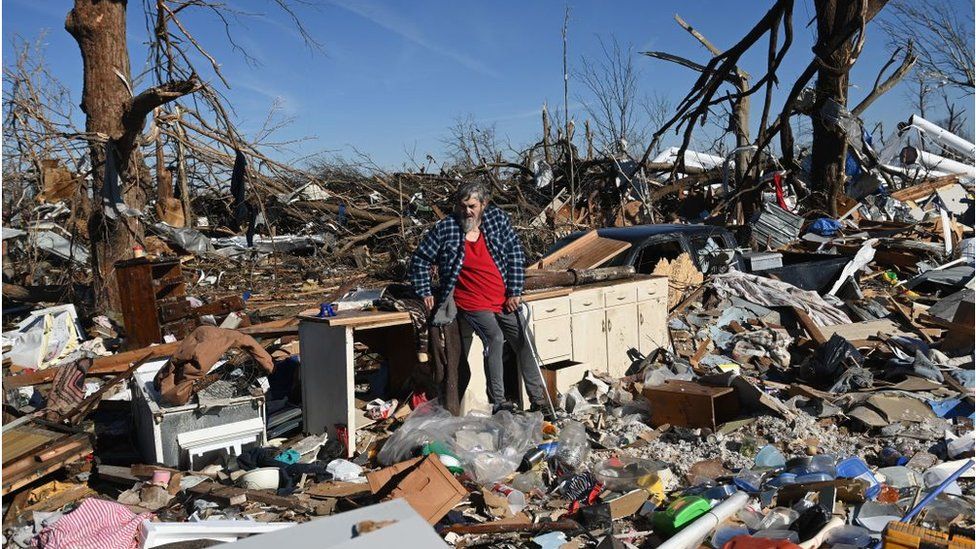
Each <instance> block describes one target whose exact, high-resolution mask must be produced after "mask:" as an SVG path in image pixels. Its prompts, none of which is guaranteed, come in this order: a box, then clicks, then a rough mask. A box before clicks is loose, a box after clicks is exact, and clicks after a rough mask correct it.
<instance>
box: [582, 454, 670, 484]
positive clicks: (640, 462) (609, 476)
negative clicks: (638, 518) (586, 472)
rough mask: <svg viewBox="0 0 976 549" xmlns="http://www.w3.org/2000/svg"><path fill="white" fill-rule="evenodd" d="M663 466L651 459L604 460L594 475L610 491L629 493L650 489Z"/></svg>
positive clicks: (619, 458) (620, 458)
mask: <svg viewBox="0 0 976 549" xmlns="http://www.w3.org/2000/svg"><path fill="white" fill-rule="evenodd" d="M662 465H663V464H661V463H660V462H656V461H651V460H649V459H640V458H632V457H626V456H625V457H612V458H610V459H605V460H603V461H602V462H601V463H600V465H599V466H598V467H597V468H596V471H595V472H594V474H595V475H596V478H597V480H599V481H600V482H602V483H603V485H604V486H605V487H606V488H607V489H608V490H616V491H627V490H633V489H634V488H648V487H650V486H651V485H652V484H654V482H655V481H657V471H660V470H661V469H662V468H663V467H662Z"/></svg>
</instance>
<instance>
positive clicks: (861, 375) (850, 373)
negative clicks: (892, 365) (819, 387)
mask: <svg viewBox="0 0 976 549" xmlns="http://www.w3.org/2000/svg"><path fill="white" fill-rule="evenodd" d="M873 385H874V374H872V373H871V371H870V370H868V369H865V368H848V369H847V370H845V371H844V373H842V374H841V375H840V377H839V378H837V381H835V382H834V384H833V385H831V386H830V389H827V392H830V393H849V392H851V391H855V390H857V389H867V388H869V387H871V386H873Z"/></svg>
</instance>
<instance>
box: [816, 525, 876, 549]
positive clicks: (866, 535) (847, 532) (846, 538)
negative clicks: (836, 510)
mask: <svg viewBox="0 0 976 549" xmlns="http://www.w3.org/2000/svg"><path fill="white" fill-rule="evenodd" d="M826 541H827V543H828V544H830V545H832V546H833V547H837V546H838V545H850V546H853V547H867V546H869V545H870V544H871V531H870V530H868V529H867V528H864V527H861V526H855V525H853V524H845V525H844V526H841V527H840V528H837V529H835V530H831V531H830V533H829V534H827V539H826Z"/></svg>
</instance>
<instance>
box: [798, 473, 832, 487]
mask: <svg viewBox="0 0 976 549" xmlns="http://www.w3.org/2000/svg"><path fill="white" fill-rule="evenodd" d="M831 480H834V475H831V474H828V473H806V474H804V475H797V476H796V479H795V484H809V483H811V482H827V481H831Z"/></svg>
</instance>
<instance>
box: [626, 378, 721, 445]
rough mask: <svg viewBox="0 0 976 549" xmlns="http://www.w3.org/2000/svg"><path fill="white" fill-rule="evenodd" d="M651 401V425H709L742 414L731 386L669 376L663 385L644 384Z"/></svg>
mask: <svg viewBox="0 0 976 549" xmlns="http://www.w3.org/2000/svg"><path fill="white" fill-rule="evenodd" d="M644 396H645V397H646V398H647V400H649V401H650V403H651V425H653V426H655V427H657V426H659V425H665V424H670V425H678V426H681V427H691V428H707V429H711V430H712V431H713V432H714V431H715V430H716V429H717V428H718V426H719V425H721V424H723V423H725V422H727V421H730V420H733V419H735V418H736V417H737V416H738V415H739V397H738V396H736V394H735V390H734V389H733V388H731V387H711V386H708V385H702V384H700V383H695V382H693V381H681V380H673V379H669V380H667V381H665V382H664V384H663V385H656V386H653V387H645V388H644Z"/></svg>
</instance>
